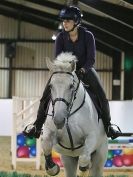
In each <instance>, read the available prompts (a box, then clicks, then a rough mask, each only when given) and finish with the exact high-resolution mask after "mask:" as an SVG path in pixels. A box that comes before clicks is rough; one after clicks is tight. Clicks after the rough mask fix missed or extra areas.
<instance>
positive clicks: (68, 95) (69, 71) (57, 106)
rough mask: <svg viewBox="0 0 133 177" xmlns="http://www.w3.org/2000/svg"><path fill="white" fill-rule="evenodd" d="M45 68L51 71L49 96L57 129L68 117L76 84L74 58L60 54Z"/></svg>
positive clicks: (68, 54) (69, 54)
mask: <svg viewBox="0 0 133 177" xmlns="http://www.w3.org/2000/svg"><path fill="white" fill-rule="evenodd" d="M47 66H48V68H49V69H50V71H52V73H53V74H52V76H51V80H50V87H51V96H52V104H53V118H54V123H55V126H56V127H57V129H61V128H62V127H63V126H64V123H65V120H66V119H67V117H68V116H69V112H70V110H71V106H72V100H73V97H74V93H75V90H76V88H77V83H76V82H75V78H77V77H76V75H75V74H74V70H75V68H76V57H75V56H74V55H72V54H71V53H61V54H60V55H59V56H58V57H57V58H56V60H54V62H51V61H50V60H47Z"/></svg>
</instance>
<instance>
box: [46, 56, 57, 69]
mask: <svg viewBox="0 0 133 177" xmlns="http://www.w3.org/2000/svg"><path fill="white" fill-rule="evenodd" d="M46 65H47V67H48V69H49V70H50V71H54V70H55V64H54V62H52V61H51V60H50V58H49V57H46Z"/></svg>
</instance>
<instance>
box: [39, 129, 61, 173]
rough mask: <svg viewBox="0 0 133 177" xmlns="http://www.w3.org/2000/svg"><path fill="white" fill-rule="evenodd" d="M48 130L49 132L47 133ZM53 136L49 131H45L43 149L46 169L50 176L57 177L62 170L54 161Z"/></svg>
mask: <svg viewBox="0 0 133 177" xmlns="http://www.w3.org/2000/svg"><path fill="white" fill-rule="evenodd" d="M46 130H47V131H46ZM52 147H53V135H52V133H51V131H50V130H49V129H47V128H46V129H45V131H44V134H43V138H42V148H43V152H44V157H45V169H46V172H47V173H48V174H49V175H50V176H55V175H57V174H58V173H59V171H60V168H59V166H58V165H57V164H55V163H54V162H53V160H52V155H51V154H52Z"/></svg>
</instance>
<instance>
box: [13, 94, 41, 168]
mask: <svg viewBox="0 0 133 177" xmlns="http://www.w3.org/2000/svg"><path fill="white" fill-rule="evenodd" d="M39 101H40V98H38V97H37V98H20V97H13V128H12V136H11V154H12V168H13V169H16V164H17V162H35V164H36V169H40V168H41V165H40V161H41V140H40V139H37V140H36V139H29V138H26V137H25V136H24V135H23V134H22V131H23V130H24V128H25V126H26V125H28V124H30V123H32V122H34V120H35V119H36V116H37V110H38V106H39ZM30 152H31V154H32V155H31V154H30Z"/></svg>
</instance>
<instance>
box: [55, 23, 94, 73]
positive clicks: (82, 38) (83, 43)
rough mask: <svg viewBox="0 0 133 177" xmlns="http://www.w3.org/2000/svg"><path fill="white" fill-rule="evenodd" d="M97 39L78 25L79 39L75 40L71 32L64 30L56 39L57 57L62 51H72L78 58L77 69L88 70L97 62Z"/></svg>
mask: <svg viewBox="0 0 133 177" xmlns="http://www.w3.org/2000/svg"><path fill="white" fill-rule="evenodd" d="M95 51H96V47H95V39H94V36H93V34H92V33H91V32H90V31H88V30H87V29H85V28H83V27H81V26H79V27H78V39H77V40H76V41H75V42H73V41H72V40H71V39H70V37H69V33H68V32H65V31H64V30H63V31H62V32H60V33H59V34H58V35H57V38H56V41H55V57H57V56H58V55H59V54H60V53H61V52H72V54H73V55H75V56H76V57H77V59H78V62H77V70H79V69H80V68H84V69H85V71H86V72H87V71H88V70H89V69H90V68H92V67H93V65H94V63H95Z"/></svg>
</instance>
